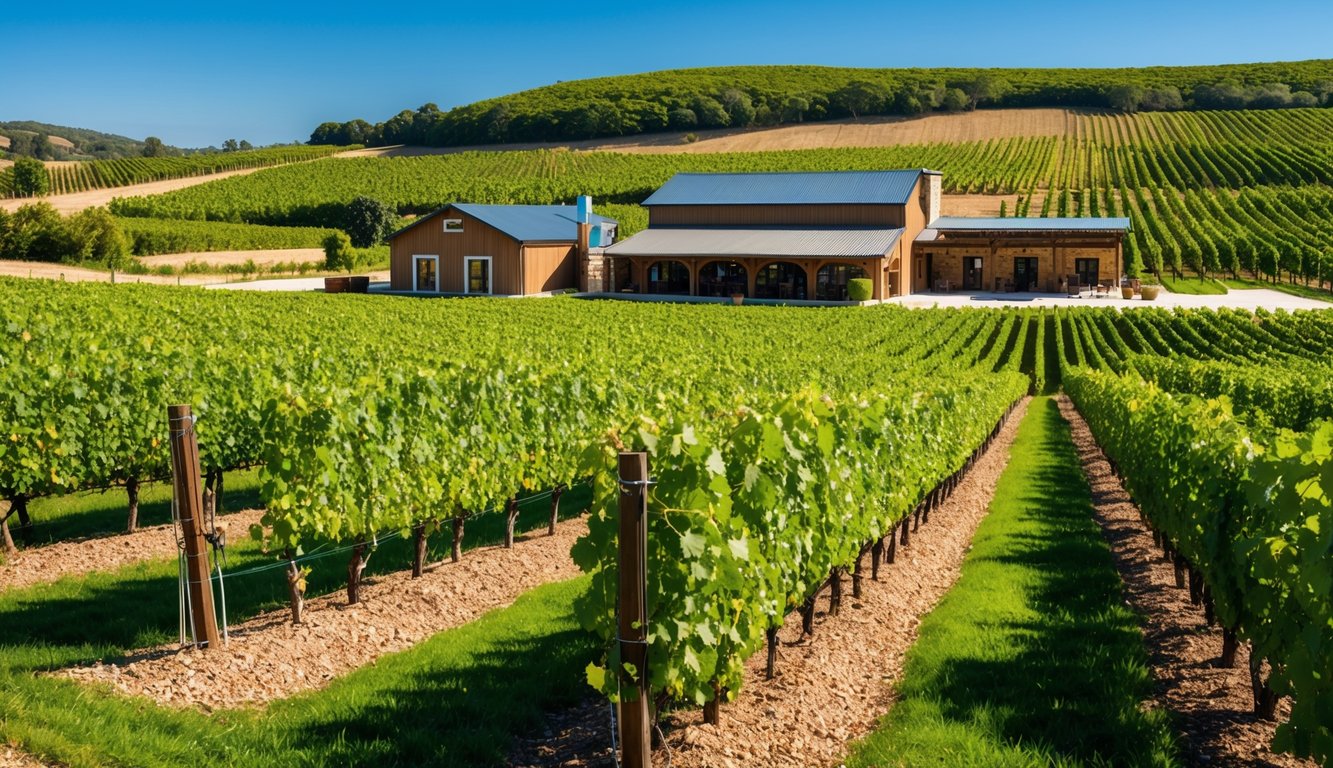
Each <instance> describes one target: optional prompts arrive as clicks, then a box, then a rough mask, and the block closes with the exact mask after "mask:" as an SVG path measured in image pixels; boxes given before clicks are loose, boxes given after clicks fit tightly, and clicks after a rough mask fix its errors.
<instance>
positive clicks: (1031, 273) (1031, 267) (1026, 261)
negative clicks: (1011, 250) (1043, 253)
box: [1014, 257, 1037, 291]
mask: <svg viewBox="0 0 1333 768" xmlns="http://www.w3.org/2000/svg"><path fill="white" fill-rule="evenodd" d="M1036 289H1037V260H1036V259H1034V258H1031V257H1023V258H1017V259H1014V290H1015V291H1035V290H1036Z"/></svg>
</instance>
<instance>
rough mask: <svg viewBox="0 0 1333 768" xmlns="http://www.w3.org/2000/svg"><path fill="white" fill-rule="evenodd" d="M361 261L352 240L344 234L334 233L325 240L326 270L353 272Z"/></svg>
mask: <svg viewBox="0 0 1333 768" xmlns="http://www.w3.org/2000/svg"><path fill="white" fill-rule="evenodd" d="M358 261H359V257H358V254H357V252H356V249H355V248H353V247H352V239H351V238H349V237H348V236H347V235H345V234H343V233H342V232H334V233H332V234H330V235H329V236H328V237H326V238H324V268H325V269H327V270H329V271H330V272H336V271H338V270H340V269H345V270H347V271H348V272H351V271H353V270H355V269H356V268H357V264H358Z"/></svg>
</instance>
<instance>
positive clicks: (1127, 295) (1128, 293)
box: [1120, 285, 1134, 299]
mask: <svg viewBox="0 0 1333 768" xmlns="http://www.w3.org/2000/svg"><path fill="white" fill-rule="evenodd" d="M1120 298H1122V299H1132V298H1134V289H1133V288H1131V287H1130V286H1128V285H1122V286H1120Z"/></svg>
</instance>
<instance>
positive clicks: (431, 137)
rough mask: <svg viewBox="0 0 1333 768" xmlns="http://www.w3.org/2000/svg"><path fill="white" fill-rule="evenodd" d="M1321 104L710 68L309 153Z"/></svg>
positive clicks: (1260, 83)
mask: <svg viewBox="0 0 1333 768" xmlns="http://www.w3.org/2000/svg"><path fill="white" fill-rule="evenodd" d="M1331 101H1333V59H1318V60H1311V61H1302V62H1278V63H1269V64H1228V65H1219V66H1199V67H1143V68H1124V69H851V68H836V67H812V66H767V67H715V68H705V69H682V70H671V71H666V72H651V73H647V74H641V75H625V76H619V77H601V78H594V79H591V80H577V81H571V82H567V83H557V84H555V85H550V86H546V87H543V88H535V89H532V90H528V91H522V92H520V93H515V94H511V95H508V96H501V97H499V98H495V99H487V100H485V101H479V102H477V103H475V104H469V105H465V106H460V107H455V108H454V109H451V110H449V111H447V112H445V111H442V110H441V109H440V108H439V107H438V106H436V105H435V104H425V105H423V106H422V107H420V108H418V109H417V110H416V111H412V110H404V111H402V112H400V113H398V114H397V115H394V116H393V117H391V118H389V119H388V120H386V121H384V122H382V123H377V124H373V125H372V124H371V123H369V122H367V121H365V120H359V119H358V120H351V121H348V122H345V123H336V122H328V123H323V124H322V125H320V126H319V127H318V128H316V129H315V131H314V132H313V133H312V134H311V136H310V143H312V144H338V145H343V144H365V145H368V146H385V145H391V144H412V145H419V146H461V145H469V144H503V143H509V142H526V141H571V140H579V139H590V138H599V137H608V136H628V135H634V134H642V133H655V132H661V131H691V130H693V129H696V128H728V127H729V128H746V127H751V126H756V127H762V126H773V125H780V124H784V123H799V122H806V121H815V120H830V119H837V118H847V117H853V118H855V117H863V116H867V115H917V114H924V113H928V112H936V111H941V112H953V111H962V110H968V109H976V108H978V107H983V108H985V107H1084V108H1098V109H1116V110H1120V111H1124V112H1136V111H1140V110H1143V111H1170V110H1179V109H1278V108H1284V107H1314V106H1327V105H1329V104H1330V102H1331Z"/></svg>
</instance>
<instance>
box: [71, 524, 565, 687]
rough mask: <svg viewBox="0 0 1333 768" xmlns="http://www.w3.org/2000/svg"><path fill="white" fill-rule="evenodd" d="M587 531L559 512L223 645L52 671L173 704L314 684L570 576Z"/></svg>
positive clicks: (240, 632)
mask: <svg viewBox="0 0 1333 768" xmlns="http://www.w3.org/2000/svg"><path fill="white" fill-rule="evenodd" d="M586 531H587V523H586V522H585V521H584V520H583V519H582V518H579V519H574V520H567V521H565V522H563V523H561V524H560V525H559V526H558V527H557V528H556V534H555V536H548V535H547V534H546V533H545V531H542V532H541V533H534V534H529V535H527V536H522V537H519V538H518V543H517V544H516V545H515V547H514V548H513V549H504V548H501V547H498V546H497V547H479V548H477V549H474V550H470V551H467V552H464V553H463V559H462V561H460V562H458V563H450V562H446V563H442V564H439V565H435V566H432V567H429V568H428V569H427V570H426V572H425V573H424V574H423V575H422V577H421V578H420V579H413V578H411V573H410V572H397V573H393V574H389V575H387V576H380V577H374V578H368V579H366V580H365V581H364V582H362V587H361V602H360V603H358V604H357V605H351V606H349V605H347V604H346V602H347V597H346V593H345V592H338V593H334V594H332V595H327V596H324V597H320V598H315V599H312V600H308V601H307V602H306V608H305V616H304V620H303V622H302V623H301V624H300V625H293V624H292V623H291V614H290V612H288V611H286V610H283V611H274V612H271V613H266V614H262V615H260V616H256V617H255V618H253V619H250V620H249V621H247V622H245V623H243V624H240V625H238V626H233V627H232V628H231V640H230V642H229V643H228V644H227V645H226V646H225V647H224V648H222V649H217V650H212V651H196V650H193V649H188V650H181V649H179V648H177V647H176V646H174V645H173V646H164V647H160V648H155V649H150V650H147V651H139V652H135V653H132V654H129V655H128V656H126V657H124V658H121V659H116V660H113V661H110V662H108V663H98V664H95V665H93V666H89V667H76V668H72V669H66V670H63V671H61V672H59V673H57V674H61V675H65V676H67V677H72V678H74V679H77V680H80V681H84V682H102V683H110V684H111V685H113V686H114V687H115V688H117V689H118V690H120V691H121V692H123V693H127V694H131V695H138V696H148V697H150V698H152V699H154V700H156V701H158V702H159V703H162V704H169V705H173V706H178V707H190V706H198V707H200V708H202V709H204V710H213V709H220V708H225V707H237V706H243V705H251V704H263V703H265V702H268V701H272V700H274V699H279V698H283V697H286V696H291V695H292V694H295V693H299V692H301V691H306V690H311V689H316V688H322V687H324V686H325V685H327V684H328V683H329V682H330V681H332V680H333V679H334V678H335V677H338V676H339V675H343V674H346V673H347V672H350V671H352V670H355V669H357V668H359V667H362V666H365V665H367V664H370V663H372V662H374V661H375V659H377V658H379V657H380V656H382V655H384V654H387V653H393V652H395V651H401V650H405V649H407V648H411V647H412V646H413V645H415V644H417V643H419V642H422V641H423V640H426V639H427V638H429V637H431V636H432V635H434V634H435V633H437V632H440V631H443V630H446V629H449V628H451V627H456V626H459V625H462V624H466V623H468V622H470V621H472V620H473V619H476V618H477V617H479V616H481V615H482V614H483V613H485V612H487V611H490V610H492V609H494V608H499V607H502V606H506V605H509V604H510V603H512V602H513V601H514V599H515V598H517V597H518V596H519V595H521V594H522V593H524V592H526V591H528V590H530V589H533V588H535V587H538V586H540V585H542V584H546V583H548V582H553V581H559V580H562V579H570V578H574V577H575V576H578V575H579V569H578V568H577V567H576V566H575V565H574V563H573V561H572V560H570V558H569V550H570V547H572V546H573V544H574V541H575V539H577V538H578V537H579V536H580V535H582V534H583V533H585V532H586ZM277 578H281V573H278V575H277Z"/></svg>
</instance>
